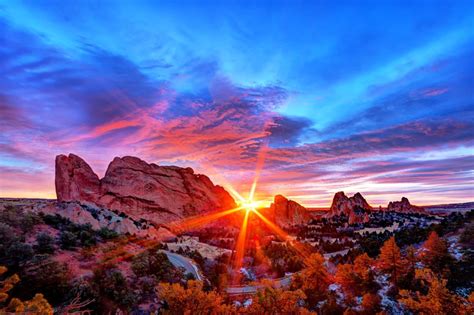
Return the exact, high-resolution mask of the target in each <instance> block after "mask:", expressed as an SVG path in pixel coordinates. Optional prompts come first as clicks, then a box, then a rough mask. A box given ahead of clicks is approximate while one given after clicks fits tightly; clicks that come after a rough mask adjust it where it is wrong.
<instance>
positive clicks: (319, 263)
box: [292, 253, 331, 305]
mask: <svg viewBox="0 0 474 315" xmlns="http://www.w3.org/2000/svg"><path fill="white" fill-rule="evenodd" d="M304 264H305V266H306V268H304V269H303V270H302V271H301V273H299V274H297V275H296V276H295V279H294V281H293V282H294V284H292V286H293V288H296V289H302V290H303V292H304V293H305V294H306V296H307V301H308V303H309V304H310V305H315V304H316V303H318V302H319V301H322V300H324V299H325V298H326V297H327V291H328V286H329V284H330V283H331V277H330V275H329V273H328V271H327V269H326V266H325V265H324V257H323V256H322V255H321V254H319V253H314V254H311V255H310V256H309V257H307V258H305V260H304Z"/></svg>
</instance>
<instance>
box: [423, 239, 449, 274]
mask: <svg viewBox="0 0 474 315" xmlns="http://www.w3.org/2000/svg"><path fill="white" fill-rule="evenodd" d="M420 258H421V261H422V262H423V263H424V264H425V265H426V266H427V267H429V268H430V269H432V270H433V271H435V272H441V271H442V270H443V268H444V267H445V266H446V265H447V264H449V262H450V260H451V256H450V254H449V252H448V246H447V244H446V241H444V240H443V239H442V238H440V237H439V236H438V234H437V233H436V232H431V234H430V236H429V237H428V239H427V240H426V242H424V243H423V248H422V252H421V255H420Z"/></svg>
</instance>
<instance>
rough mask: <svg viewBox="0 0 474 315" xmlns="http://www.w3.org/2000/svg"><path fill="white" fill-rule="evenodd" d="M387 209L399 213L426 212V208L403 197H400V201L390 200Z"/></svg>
mask: <svg viewBox="0 0 474 315" xmlns="http://www.w3.org/2000/svg"><path fill="white" fill-rule="evenodd" d="M387 211H392V212H401V213H426V210H425V209H424V208H423V207H418V206H414V205H412V204H411V203H410V201H409V200H408V198H405V197H402V200H401V201H390V202H389V203H388V206H387Z"/></svg>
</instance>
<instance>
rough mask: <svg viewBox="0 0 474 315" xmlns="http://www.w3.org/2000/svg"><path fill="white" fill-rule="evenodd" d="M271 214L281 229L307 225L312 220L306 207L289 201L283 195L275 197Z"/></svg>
mask: <svg viewBox="0 0 474 315" xmlns="http://www.w3.org/2000/svg"><path fill="white" fill-rule="evenodd" d="M269 212H270V214H271V216H272V217H273V219H274V221H275V223H276V224H277V225H279V226H281V227H289V226H291V225H301V224H306V223H308V221H309V220H311V216H310V215H309V213H308V210H306V208H305V207H303V206H302V205H300V204H299V203H297V202H295V201H293V200H288V199H287V198H285V197H283V196H282V195H276V196H275V198H274V201H273V203H272V204H271V205H270V211H269Z"/></svg>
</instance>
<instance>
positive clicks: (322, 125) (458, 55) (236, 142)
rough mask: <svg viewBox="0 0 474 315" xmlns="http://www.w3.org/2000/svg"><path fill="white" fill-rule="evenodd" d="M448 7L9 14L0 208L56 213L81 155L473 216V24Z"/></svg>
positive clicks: (101, 162) (0, 10)
mask: <svg viewBox="0 0 474 315" xmlns="http://www.w3.org/2000/svg"><path fill="white" fill-rule="evenodd" d="M436 3H437V5H432V4H431V3H423V2H414V3H412V4H410V5H404V6H401V5H397V3H396V2H385V3H377V4H376V3H371V2H365V3H361V4H360V5H347V4H345V5H342V4H336V3H330V2H324V1H321V2H316V3H314V4H312V5H305V4H303V3H298V4H290V3H289V2H288V3H283V2H282V3H279V4H278V5H277V4H270V3H266V4H265V5H263V4H262V5H260V6H253V5H250V4H248V5H237V3H231V4H229V5H227V6H226V5H213V4H211V3H205V4H202V5H200V6H197V5H190V4H188V5H186V6H180V5H179V4H176V3H174V4H173V2H163V3H160V5H157V4H156V3H155V4H154V3H153V2H147V1H143V2H140V4H141V5H140V6H138V5H132V4H131V3H127V2H121V3H107V5H105V4H104V3H96V4H91V3H88V2H84V3H80V4H74V3H72V2H71V3H63V2H56V1H45V2H41V3H39V2H38V3H35V2H21V3H20V2H10V3H8V2H2V3H0V29H2V32H1V35H0V42H1V43H2V45H1V46H2V48H0V64H1V65H2V67H1V70H0V87H1V88H2V92H0V131H1V135H0V174H1V175H2V176H0V197H5V198H8V197H10V198H18V197H20V198H21V197H25V198H26V197H31V198H51V197H54V198H56V194H55V189H54V157H55V156H56V155H57V154H66V153H70V152H73V153H75V154H77V155H79V156H80V157H82V158H83V159H84V160H85V161H86V162H87V163H88V164H89V165H90V166H91V167H92V169H93V170H94V172H95V173H96V174H97V175H98V176H99V177H103V175H104V173H105V170H106V168H107V165H108V163H109V162H110V161H112V159H113V158H114V157H115V156H125V155H131V156H137V157H139V158H140V159H142V160H145V161H146V162H148V163H156V164H158V165H177V166H181V167H192V168H193V169H194V170H195V172H196V173H200V174H205V175H207V176H209V177H210V178H211V180H212V181H213V183H214V184H218V185H222V186H223V187H225V188H228V187H229V186H231V187H233V188H234V189H235V190H237V191H238V192H240V193H242V192H247V191H249V190H250V187H251V185H252V181H253V180H254V177H255V176H256V173H258V174H259V183H258V190H257V191H256V198H257V199H259V200H265V201H267V202H268V201H269V200H270V199H271V198H272V197H273V196H274V195H276V194H282V195H284V196H286V197H287V198H289V199H292V200H295V201H297V202H298V203H300V204H302V205H304V206H306V207H308V208H315V207H316V208H318V207H329V206H330V204H331V201H332V197H333V195H334V193H336V192H338V191H344V192H345V193H346V195H348V196H349V195H351V196H352V195H353V194H355V193H356V192H361V193H362V195H363V196H364V198H365V199H366V200H367V201H368V202H369V203H370V204H371V205H373V206H376V207H378V206H379V205H382V206H384V207H385V206H386V205H387V204H388V202H389V201H397V200H400V199H401V198H402V197H407V198H408V199H409V200H410V202H411V203H412V204H415V205H437V204H449V203H464V202H472V193H473V184H474V123H473V122H474V107H473V102H474V96H473V93H472V91H471V89H472V82H474V61H473V60H472V57H471V56H472V53H473V52H474V51H473V47H474V45H473V44H474V29H473V28H472V25H471V21H472V19H473V18H474V8H473V6H472V5H470V4H469V2H462V1H453V2H450V3H443V2H436ZM289 17H291V18H289ZM295 21H297V22H295ZM111 30H114V31H111ZM256 170H257V171H256ZM244 196H245V194H244Z"/></svg>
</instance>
